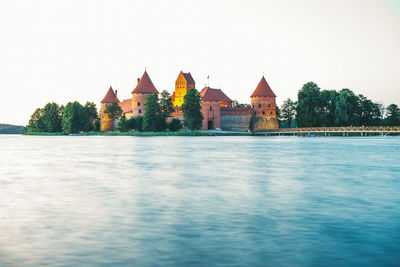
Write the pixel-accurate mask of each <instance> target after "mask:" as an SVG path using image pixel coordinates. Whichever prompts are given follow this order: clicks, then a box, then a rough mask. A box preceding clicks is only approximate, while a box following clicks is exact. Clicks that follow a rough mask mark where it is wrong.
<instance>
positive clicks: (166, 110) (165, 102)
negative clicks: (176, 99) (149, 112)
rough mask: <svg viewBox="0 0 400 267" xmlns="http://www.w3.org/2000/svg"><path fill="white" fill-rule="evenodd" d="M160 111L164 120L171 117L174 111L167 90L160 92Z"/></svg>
mask: <svg viewBox="0 0 400 267" xmlns="http://www.w3.org/2000/svg"><path fill="white" fill-rule="evenodd" d="M160 109H161V111H162V113H163V114H164V117H165V118H167V117H171V113H173V112H174V111H175V110H174V105H173V104H172V98H171V95H170V94H169V93H168V91H167V90H164V91H162V92H161V98H160Z"/></svg>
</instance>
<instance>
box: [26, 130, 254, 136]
mask: <svg viewBox="0 0 400 267" xmlns="http://www.w3.org/2000/svg"><path fill="white" fill-rule="evenodd" d="M23 134H24V135H41V136H57V135H67V134H64V133H41V132H28V133H23ZM72 135H88V136H89V135H91V136H97V135H99V136H237V135H248V133H238V132H222V131H194V132H191V131H181V132H124V133H122V132H89V133H81V134H72Z"/></svg>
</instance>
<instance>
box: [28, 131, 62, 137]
mask: <svg viewBox="0 0 400 267" xmlns="http://www.w3.org/2000/svg"><path fill="white" fill-rule="evenodd" d="M22 134H23V135H46V136H48V135H67V134H65V133H43V132H26V133H22Z"/></svg>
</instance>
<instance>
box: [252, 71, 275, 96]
mask: <svg viewBox="0 0 400 267" xmlns="http://www.w3.org/2000/svg"><path fill="white" fill-rule="evenodd" d="M253 96H270V97H276V95H275V94H274V92H273V91H272V89H271V87H269V85H268V83H267V81H266V80H265V78H264V76H263V77H262V78H261V81H260V82H259V83H258V85H257V88H256V90H254V92H253V93H252V94H251V97H253Z"/></svg>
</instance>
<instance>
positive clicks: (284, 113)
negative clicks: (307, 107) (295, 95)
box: [277, 98, 296, 128]
mask: <svg viewBox="0 0 400 267" xmlns="http://www.w3.org/2000/svg"><path fill="white" fill-rule="evenodd" d="M278 110H279V109H278V107H277V116H278V114H279V113H280V116H278V118H282V119H283V120H284V121H285V122H286V123H287V126H288V127H289V128H290V127H291V125H292V120H293V119H294V117H295V115H296V103H295V102H293V101H292V100H291V99H290V98H288V99H286V100H285V101H284V102H283V104H282V107H281V109H280V112H279V113H278Z"/></svg>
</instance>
